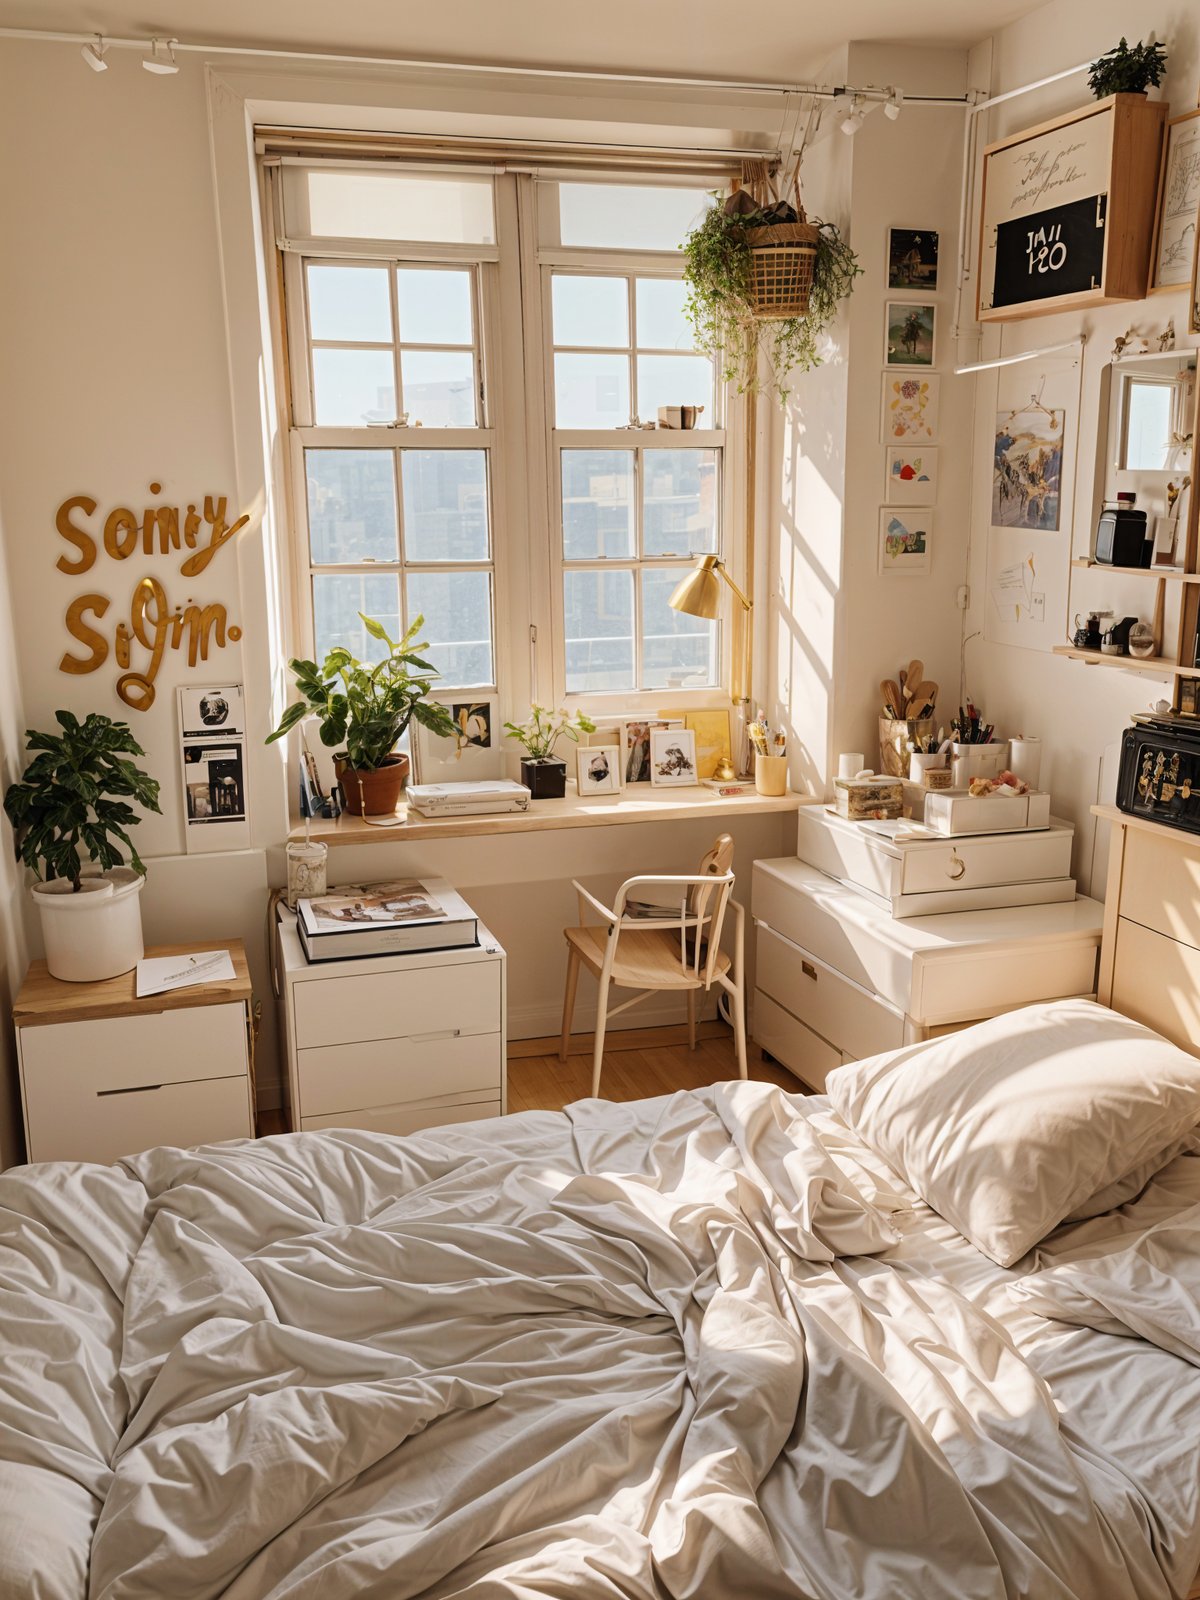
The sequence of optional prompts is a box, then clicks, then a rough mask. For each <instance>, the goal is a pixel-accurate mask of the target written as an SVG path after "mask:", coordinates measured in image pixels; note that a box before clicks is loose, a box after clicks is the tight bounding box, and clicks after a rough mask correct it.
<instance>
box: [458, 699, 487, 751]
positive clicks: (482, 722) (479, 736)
mask: <svg viewBox="0 0 1200 1600" xmlns="http://www.w3.org/2000/svg"><path fill="white" fill-rule="evenodd" d="M494 709H495V706H494V702H493V701H491V700H454V701H452V702H451V705H450V715H451V717H453V719H454V729H455V732H454V742H455V744H456V745H457V746H458V749H459V750H460V751H463V750H490V749H491V748H492V713H493V710H494Z"/></svg>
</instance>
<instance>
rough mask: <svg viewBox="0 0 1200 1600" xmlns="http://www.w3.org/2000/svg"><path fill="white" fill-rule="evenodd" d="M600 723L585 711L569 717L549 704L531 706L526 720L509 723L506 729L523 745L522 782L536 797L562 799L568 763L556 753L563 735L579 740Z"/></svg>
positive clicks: (564, 792) (534, 797)
mask: <svg viewBox="0 0 1200 1600" xmlns="http://www.w3.org/2000/svg"><path fill="white" fill-rule="evenodd" d="M595 727H596V724H595V723H594V722H593V721H592V720H591V718H590V717H586V716H584V714H583V712H582V711H579V712H576V714H575V716H573V717H572V716H569V715H568V714H567V712H566V711H561V710H560V711H548V710H547V709H546V707H545V706H530V708H529V717H528V719H527V720H526V721H525V722H506V723H505V724H504V731H505V732H506V733H507V734H509V735H511V737H512V738H514V739H515V740H516V741H517V743H518V744H520V745H523V746H524V748H525V752H526V753H525V754H524V755H523V756H522V757H521V782H522V783H523V784H524V785H525V786H526V788H527V789H528V790H529V793H530V795H531V796H532V797H533V799H535V800H561V799H562V797H563V795H565V794H566V792H567V763H566V762H565V761H563V760H561V759H560V758H559V757H558V756H556V755H555V754H554V746H555V745H556V744H557V743H558V741H559V740H560V739H562V738H567V739H571V740H572V741H573V742H574V743H575V744H578V743H579V735H580V734H581V733H592V732H593V731H594V730H595Z"/></svg>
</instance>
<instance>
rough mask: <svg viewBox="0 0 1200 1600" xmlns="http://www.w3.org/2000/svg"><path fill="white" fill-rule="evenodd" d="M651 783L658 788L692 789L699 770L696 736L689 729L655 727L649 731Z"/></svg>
mask: <svg viewBox="0 0 1200 1600" xmlns="http://www.w3.org/2000/svg"><path fill="white" fill-rule="evenodd" d="M650 782H651V784H652V785H653V786H654V787H655V788H656V789H692V788H695V786H696V785H697V784H698V783H699V782H700V775H699V773H698V772H697V770H696V735H695V734H694V733H693V732H692V730H691V729H690V728H655V729H654V730H653V731H652V732H651V734H650Z"/></svg>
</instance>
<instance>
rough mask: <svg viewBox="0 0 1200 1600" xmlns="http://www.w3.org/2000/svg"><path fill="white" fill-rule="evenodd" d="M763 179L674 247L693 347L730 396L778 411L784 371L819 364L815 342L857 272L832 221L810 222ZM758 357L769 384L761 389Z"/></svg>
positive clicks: (718, 203) (719, 205)
mask: <svg viewBox="0 0 1200 1600" xmlns="http://www.w3.org/2000/svg"><path fill="white" fill-rule="evenodd" d="M794 193H795V198H796V204H795V206H792V205H790V204H789V203H788V202H787V201H781V200H779V199H778V198H775V197H773V196H771V195H770V194H769V192H767V180H766V179H765V173H764V175H763V176H762V177H761V178H760V179H758V180H756V181H755V183H754V186H753V187H752V188H750V189H737V190H735V191H734V193H733V194H731V195H730V196H729V198H728V199H727V200H725V201H724V202H722V200H721V197H720V196H719V195H718V196H714V200H715V204H714V205H713V206H712V207H710V209H709V210H708V211H707V212H705V214H704V217H703V219H702V221H701V222H700V223H699V225H698V226H697V227H696V228H694V229H693V230H692V232H691V234H689V236H688V238H687V239H686V240H685V242H684V245H683V250H684V254H685V255H686V257H687V265H686V266H685V267H684V269H683V276H684V280H685V281H686V283H687V286H688V299H687V311H688V316H689V317H690V319H691V322H692V325H693V327H694V328H695V330H696V343H697V346H698V348H699V349H701V350H703V351H705V352H706V354H709V355H712V356H715V357H716V359H717V361H718V362H719V363H720V370H721V376H722V378H724V379H725V381H726V382H729V383H734V384H736V385H737V389H738V393H739V394H744V393H746V392H747V391H753V392H755V393H759V392H762V391H763V390H764V389H767V390H771V391H773V392H774V393H775V394H776V395H777V396H778V397H779V400H780V402H781V403H782V402H783V401H785V400H786V399H787V397H788V392H789V391H788V388H787V381H788V377H789V375H790V374H791V373H793V372H807V371H809V369H810V368H812V367H815V366H818V365H819V364H820V360H821V357H820V355H819V354H818V352H817V342H818V340H819V339H820V336H821V335H822V334H823V333H824V332H825V330H826V328H828V327H829V325H830V323H831V322H832V321H833V319H834V317H835V316H836V315H837V309H838V306H839V305H840V304H841V302H842V301H843V300H844V299H845V298H846V297H847V295H849V293H850V291H851V289H852V288H853V287H854V280H855V278H856V277H858V276H859V274H860V273H861V272H862V268H861V267H860V266H859V264H858V258H857V256H856V255H855V254H854V251H853V250H851V248H850V246H849V245H848V244H847V243H846V241H845V239H843V238H842V235H841V232H840V231H839V229H838V228H837V226H836V225H835V224H834V223H832V222H820V221H813V222H810V221H809V220H808V218H807V216H806V215H805V212H804V207H803V205H802V204H801V203H800V191H799V188H798V187H795V189H794ZM760 354H765V356H766V365H767V367H768V368H769V377H768V379H767V381H766V382H765V383H764V381H763V377H762V368H761V364H760V360H759V357H760Z"/></svg>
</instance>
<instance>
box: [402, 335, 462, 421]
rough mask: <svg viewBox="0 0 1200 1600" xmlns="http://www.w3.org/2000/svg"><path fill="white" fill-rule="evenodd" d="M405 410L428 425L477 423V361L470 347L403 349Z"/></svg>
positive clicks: (410, 416) (411, 419)
mask: <svg viewBox="0 0 1200 1600" xmlns="http://www.w3.org/2000/svg"><path fill="white" fill-rule="evenodd" d="M400 381H401V383H402V384H403V385H404V409H405V411H407V412H408V420H409V421H410V422H423V423H424V424H425V426H426V427H427V428H473V427H474V426H475V361H474V357H473V356H472V355H471V352H470V351H469V350H404V351H402V352H401V354H400Z"/></svg>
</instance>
